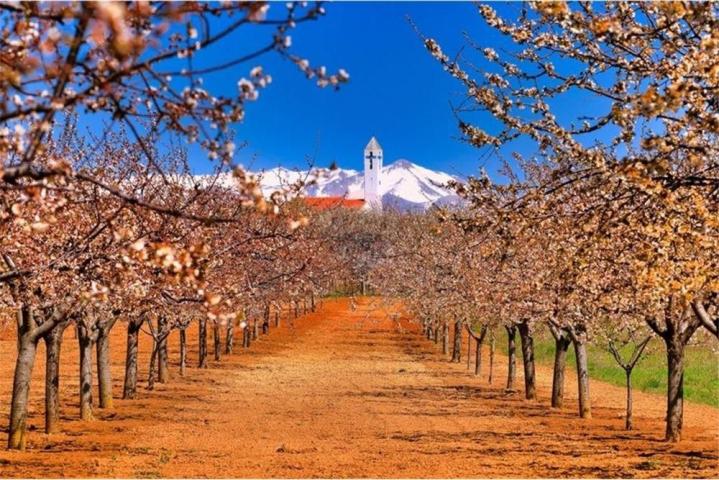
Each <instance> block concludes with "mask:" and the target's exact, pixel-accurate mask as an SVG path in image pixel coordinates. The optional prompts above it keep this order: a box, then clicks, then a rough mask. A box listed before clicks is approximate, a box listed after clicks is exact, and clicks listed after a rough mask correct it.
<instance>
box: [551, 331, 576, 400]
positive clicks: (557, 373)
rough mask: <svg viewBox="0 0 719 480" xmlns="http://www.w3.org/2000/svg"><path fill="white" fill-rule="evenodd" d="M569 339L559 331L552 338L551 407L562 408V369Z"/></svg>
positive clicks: (569, 343)
mask: <svg viewBox="0 0 719 480" xmlns="http://www.w3.org/2000/svg"><path fill="white" fill-rule="evenodd" d="M571 343H572V341H571V339H570V338H569V337H568V336H567V335H566V334H565V333H562V332H560V333H559V335H558V336H557V337H556V338H555V339H554V374H553V375H552V407H553V408H562V405H563V404H564V371H565V367H566V365H567V351H568V350H569V345H571Z"/></svg>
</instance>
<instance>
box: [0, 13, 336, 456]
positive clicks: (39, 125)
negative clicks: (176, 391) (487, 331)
mask: <svg viewBox="0 0 719 480" xmlns="http://www.w3.org/2000/svg"><path fill="white" fill-rule="evenodd" d="M323 14H324V8H323V7H322V5H321V4H319V3H313V4H307V3H305V2H303V3H287V4H282V5H279V4H278V5H273V6H272V8H270V5H268V4H266V3H263V2H239V3H227V2H223V3H219V4H218V3H205V2H182V3H173V2H76V3H55V2H52V3H40V2H37V3H33V2H25V3H17V2H10V3H5V2H3V3H0V23H2V29H1V31H0V308H1V310H0V311H3V312H8V311H14V312H17V314H16V321H15V323H16V327H17V329H16V331H17V340H18V341H17V345H18V356H17V363H16V365H15V371H14V372H15V373H14V382H13V394H12V402H11V412H10V424H9V430H8V431H9V436H8V447H9V448H13V449H16V448H24V447H25V444H26V430H27V429H26V424H27V405H28V397H29V393H30V381H31V378H32V371H33V365H34V362H35V358H36V352H37V348H38V345H39V343H40V342H41V341H44V342H45V345H46V354H47V362H46V364H47V372H46V379H47V382H46V389H45V395H46V431H48V432H52V431H55V430H56V429H57V428H58V401H59V400H58V389H59V385H58V382H59V376H58V371H59V365H60V362H61V346H62V339H63V332H64V331H65V330H66V329H68V328H74V329H76V332H77V339H78V342H79V347H80V362H79V363H80V369H79V376H80V381H81V383H80V388H79V392H78V396H79V400H80V401H79V404H80V417H81V418H83V419H91V418H93V413H92V412H93V408H94V407H95V406H99V407H100V408H108V407H110V406H112V399H113V392H112V388H111V385H112V379H111V377H110V369H109V358H110V353H109V348H110V347H109V341H108V339H109V336H110V334H111V332H112V330H113V329H116V328H118V326H119V325H122V326H123V327H125V328H126V329H127V353H126V357H127V361H126V375H125V382H124V389H123V397H125V398H133V397H134V396H135V395H136V391H137V382H138V380H137V364H138V359H137V345H138V336H139V334H140V332H141V331H146V332H147V333H148V334H149V335H151V336H152V338H153V344H154V347H153V352H152V356H151V359H150V374H149V378H148V386H149V387H150V388H152V385H153V383H154V381H155V380H156V379H158V380H159V381H165V380H166V379H167V338H168V335H170V334H171V332H174V331H179V332H180V339H181V361H180V363H181V368H182V369H184V368H185V363H186V362H185V359H186V357H185V351H186V346H185V345H186V342H185V339H186V334H185V331H186V330H187V329H188V328H189V327H190V326H191V325H192V324H195V323H197V324H198V330H199V336H200V362H199V366H200V367H206V366H207V351H208V349H207V332H208V327H211V328H212V330H213V336H214V344H215V350H214V354H215V358H216V359H219V358H220V355H221V348H220V333H221V330H223V331H224V333H225V337H226V345H225V351H227V352H228V353H229V352H231V351H232V348H233V342H234V328H238V327H241V328H242V333H243V336H244V339H243V343H244V344H245V345H248V342H249V341H251V338H252V335H256V332H257V328H258V327H257V325H258V320H259V323H260V325H263V329H267V328H268V326H269V320H270V316H271V315H277V314H278V312H279V311H280V306H284V308H286V309H290V310H292V311H294V312H295V314H296V313H297V311H298V310H299V305H300V303H302V304H303V305H304V304H308V305H309V304H312V303H313V302H314V300H313V299H314V298H315V297H316V296H317V295H318V294H320V293H322V292H324V291H325V290H326V289H327V288H330V287H331V286H332V285H334V284H335V283H336V282H337V281H338V277H339V276H340V275H341V273H340V272H341V268H340V267H339V266H338V265H336V264H335V259H337V256H336V255H333V252H332V251H331V250H327V248H326V245H327V242H326V241H325V237H327V236H328V234H327V233H326V232H323V231H322V229H321V225H320V224H317V225H315V226H314V227H313V226H308V221H307V215H308V214H309V213H308V212H306V211H304V209H303V207H302V205H301V204H298V203H297V202H296V201H294V202H293V201H292V199H293V198H294V197H296V195H297V193H299V191H300V190H301V187H302V185H301V182H298V184H296V185H287V186H286V187H285V188H283V189H282V190H281V191H278V192H275V193H273V194H272V195H269V196H268V195H266V192H262V190H261V189H260V186H259V182H258V179H257V178H255V177H253V176H251V175H248V174H246V173H245V171H244V170H243V169H242V168H240V167H238V166H235V165H234V164H233V160H234V153H235V150H236V149H237V146H236V145H235V143H234V142H233V138H232V132H231V127H232V126H233V125H234V124H236V123H238V122H241V121H242V120H243V118H244V117H245V114H246V105H247V104H248V103H249V102H254V101H256V100H258V98H259V95H260V91H261V89H263V88H265V87H266V86H267V85H269V84H270V82H271V80H272V78H271V75H270V72H268V71H266V70H265V69H264V68H263V67H262V66H261V65H258V64H257V63H256V62H258V61H260V60H261V58H262V57H263V56H266V55H271V54H275V55H279V56H280V57H283V58H284V59H286V60H288V61H290V62H292V63H294V64H295V65H297V67H298V69H299V70H300V73H301V74H302V76H303V77H306V78H310V79H314V80H316V82H317V85H318V86H319V87H335V88H336V87H338V86H339V85H340V84H342V83H344V82H347V81H348V79H349V76H348V74H347V73H346V72H345V71H344V70H339V71H338V72H337V73H331V72H329V71H328V70H327V69H326V68H325V67H321V66H317V67H314V66H310V63H309V61H308V60H307V59H305V58H302V57H301V56H299V55H297V54H295V53H293V51H292V38H291V36H290V32H291V31H292V30H293V29H294V28H296V27H297V26H298V25H300V24H302V23H305V22H308V21H312V20H315V19H318V18H319V17H321V16H322V15H323ZM247 29H250V30H252V31H253V32H254V34H255V38H257V39H258V40H259V39H262V38H264V39H266V41H265V43H264V44H257V45H256V47H255V49H254V50H245V51H240V50H238V49H237V48H236V47H237V45H238V44H237V43H236V42H232V41H233V37H234V36H235V35H237V34H238V32H239V31H244V30H247ZM228 42H232V43H231V44H232V46H233V48H231V49H227V48H225V49H224V50H223V52H224V53H225V54H224V55H223V56H222V57H221V60H220V61H216V62H215V63H212V60H211V58H212V57H206V56H205V55H203V53H204V52H206V51H211V50H213V49H218V48H222V46H223V44H226V43H228ZM227 52H232V54H233V56H232V57H231V58H228V57H227V55H226V53H227ZM236 70H239V73H237V89H236V91H235V92H234V93H232V92H230V93H229V94H228V93H224V94H216V93H212V92H211V91H209V90H208V89H207V87H206V86H205V84H204V82H203V80H204V78H205V77H208V76H212V75H216V74H224V75H227V74H228V72H229V73H231V72H233V71H236ZM188 143H189V144H199V146H200V147H201V148H202V149H204V151H205V152H206V154H207V156H208V157H209V158H210V160H213V161H214V163H212V166H213V168H214V171H213V173H212V174H210V175H205V176H202V177H194V176H192V175H191V169H190V165H189V163H190V162H189V160H188V154H187V151H188V150H187V148H188V147H186V146H185V145H186V144H188ZM190 148H192V147H190ZM0 321H10V319H9V318H8V317H6V316H3V317H2V318H0ZM250 322H254V323H250ZM250 324H252V325H253V329H252V330H253V331H252V332H251V331H250V330H249V325H250ZM93 358H95V359H96V363H97V377H98V384H99V395H98V402H97V404H95V400H94V399H93V392H92V390H93V389H92V384H93Z"/></svg>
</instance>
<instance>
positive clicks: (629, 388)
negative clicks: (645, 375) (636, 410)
mask: <svg viewBox="0 0 719 480" xmlns="http://www.w3.org/2000/svg"><path fill="white" fill-rule="evenodd" d="M624 372H625V373H626V375H627V421H626V422H625V424H624V428H625V429H626V430H631V429H632V428H633V424H632V369H631V368H627V369H625V370H624Z"/></svg>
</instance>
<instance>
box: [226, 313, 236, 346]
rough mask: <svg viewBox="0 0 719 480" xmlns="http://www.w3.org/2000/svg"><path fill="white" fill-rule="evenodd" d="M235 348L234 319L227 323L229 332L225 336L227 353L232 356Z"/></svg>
mask: <svg viewBox="0 0 719 480" xmlns="http://www.w3.org/2000/svg"><path fill="white" fill-rule="evenodd" d="M234 347H235V322H234V320H233V319H230V320H228V321H227V332H226V334H225V353H226V354H227V355H231V354H232V350H233V349H234Z"/></svg>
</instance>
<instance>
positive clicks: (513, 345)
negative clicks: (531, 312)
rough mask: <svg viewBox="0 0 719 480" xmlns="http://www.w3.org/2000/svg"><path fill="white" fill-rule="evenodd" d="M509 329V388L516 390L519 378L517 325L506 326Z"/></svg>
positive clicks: (509, 389)
mask: <svg viewBox="0 0 719 480" xmlns="http://www.w3.org/2000/svg"><path fill="white" fill-rule="evenodd" d="M504 328H505V329H506V330H507V390H508V391H513V390H514V382H515V380H516V379H517V342H516V338H517V327H516V326H515V325H512V326H511V327H507V326H505V327H504Z"/></svg>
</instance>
